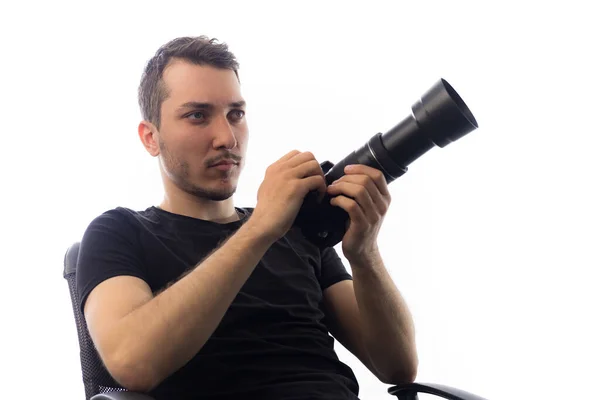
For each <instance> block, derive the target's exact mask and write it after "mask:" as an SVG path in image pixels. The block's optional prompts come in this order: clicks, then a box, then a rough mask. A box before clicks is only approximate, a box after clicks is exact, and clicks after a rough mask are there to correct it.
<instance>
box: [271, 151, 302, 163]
mask: <svg viewBox="0 0 600 400" xmlns="http://www.w3.org/2000/svg"><path fill="white" fill-rule="evenodd" d="M298 154H300V151H298V150H292V151H290V152H288V153H287V154H285V155H284V156H283V157H281V158H280V159H279V160H277V161H275V162H276V163H282V162H285V161H287V160H289V159H291V158H292V157H294V156H296V155H298Z"/></svg>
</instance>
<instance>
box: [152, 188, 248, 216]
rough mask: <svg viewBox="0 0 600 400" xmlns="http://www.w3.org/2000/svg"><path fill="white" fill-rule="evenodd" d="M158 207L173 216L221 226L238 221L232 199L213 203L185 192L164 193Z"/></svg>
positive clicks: (213, 201)
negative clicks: (177, 215) (221, 224)
mask: <svg viewBox="0 0 600 400" xmlns="http://www.w3.org/2000/svg"><path fill="white" fill-rule="evenodd" d="M159 207H160V208H161V209H163V210H165V211H168V212H171V213H173V214H179V215H185V216H186V217H192V218H198V219H202V220H206V221H213V222H217V223H223V224H224V223H228V222H233V221H237V220H239V219H240V217H239V215H238V213H237V211H236V210H235V207H234V204H233V197H230V198H228V199H227V200H222V201H215V200H209V199H203V198H198V197H196V196H193V195H191V194H189V193H185V192H176V193H170V192H168V191H166V192H165V195H164V198H163V201H162V203H161V204H160V206H159Z"/></svg>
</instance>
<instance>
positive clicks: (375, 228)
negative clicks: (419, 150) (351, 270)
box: [327, 164, 392, 264]
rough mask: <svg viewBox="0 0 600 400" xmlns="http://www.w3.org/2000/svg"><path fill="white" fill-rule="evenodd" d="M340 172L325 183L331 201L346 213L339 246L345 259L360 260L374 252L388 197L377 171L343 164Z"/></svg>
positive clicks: (389, 198)
mask: <svg viewBox="0 0 600 400" xmlns="http://www.w3.org/2000/svg"><path fill="white" fill-rule="evenodd" d="M344 173H345V175H344V176H342V177H341V178H340V179H338V180H337V181H335V182H333V183H332V184H331V185H329V186H328V187H327V193H328V194H329V195H330V196H331V197H332V199H331V205H333V206H338V207H341V208H342V209H344V211H346V212H347V213H348V215H349V216H350V225H349V226H348V229H347V230H346V233H345V235H344V238H343V239H342V250H343V252H344V256H345V257H346V258H347V259H348V261H350V262H351V263H353V262H355V263H358V264H360V263H363V262H366V261H367V260H368V259H370V257H371V256H373V255H374V254H376V252H377V235H378V234H379V229H380V228H381V223H382V222H383V219H384V217H385V214H386V212H387V210H388V207H389V206H390V203H391V200H392V199H391V196H390V193H389V191H388V185H387V182H386V180H385V177H384V176H383V173H382V172H381V171H379V170H377V169H375V168H372V167H369V166H367V165H361V164H356V165H349V166H346V168H344Z"/></svg>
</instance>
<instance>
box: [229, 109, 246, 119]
mask: <svg viewBox="0 0 600 400" xmlns="http://www.w3.org/2000/svg"><path fill="white" fill-rule="evenodd" d="M231 115H232V117H233V118H234V119H242V118H244V115H246V113H245V112H244V110H233V111H232V112H231Z"/></svg>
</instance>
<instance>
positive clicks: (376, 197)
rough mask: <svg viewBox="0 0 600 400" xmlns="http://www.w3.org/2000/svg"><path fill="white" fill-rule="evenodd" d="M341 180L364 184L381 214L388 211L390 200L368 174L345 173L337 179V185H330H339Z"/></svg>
mask: <svg viewBox="0 0 600 400" xmlns="http://www.w3.org/2000/svg"><path fill="white" fill-rule="evenodd" d="M340 182H349V183H354V184H356V185H360V186H364V187H365V188H366V189H367V191H368V192H369V195H370V196H371V200H372V201H373V203H374V205H375V207H376V208H377V211H378V212H379V214H381V215H383V214H385V213H386V212H387V209H388V201H387V200H386V199H385V198H384V197H383V194H382V193H381V192H380V191H379V188H378V187H377V185H376V184H375V182H373V180H372V179H371V178H370V177H368V176H367V175H344V176H343V177H342V178H340V179H339V180H338V181H337V183H336V184H335V185H331V186H330V187H332V186H337V185H338V184H339V183H340ZM330 190H334V189H328V192H329V193H331V191H330Z"/></svg>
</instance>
